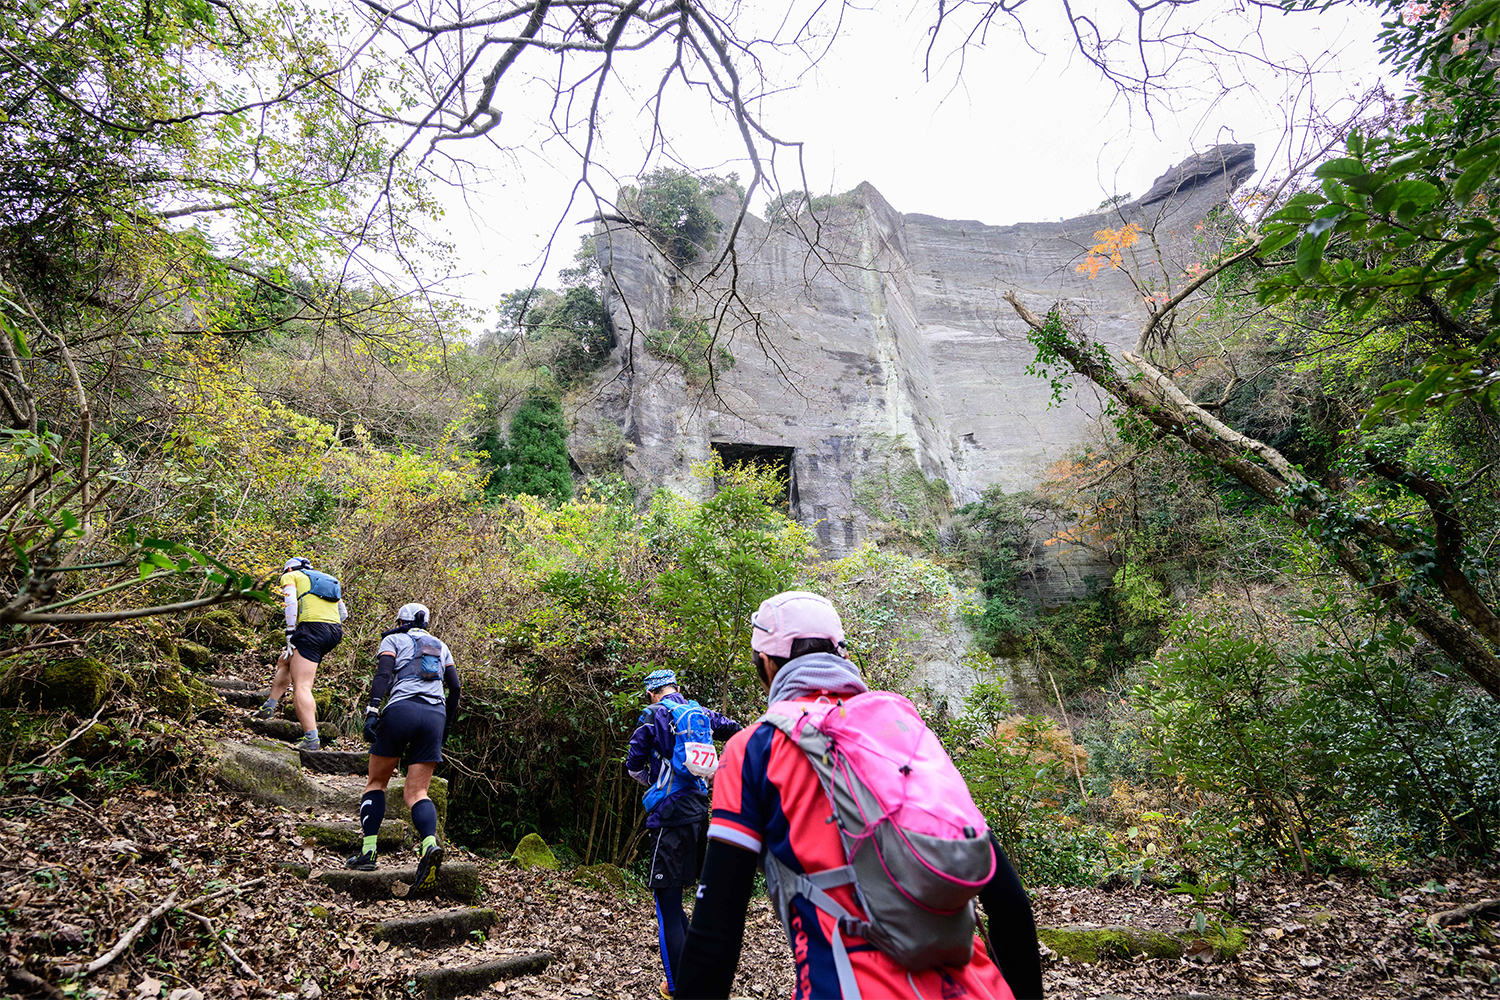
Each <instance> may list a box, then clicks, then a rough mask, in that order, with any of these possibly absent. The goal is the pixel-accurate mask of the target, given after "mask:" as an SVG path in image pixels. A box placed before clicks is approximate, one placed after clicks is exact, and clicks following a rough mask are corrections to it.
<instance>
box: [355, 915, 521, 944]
mask: <svg viewBox="0 0 1500 1000" xmlns="http://www.w3.org/2000/svg"><path fill="white" fill-rule="evenodd" d="M494 923H495V911H494V910H490V909H479V908H476V907H462V908H460V909H456V910H438V911H437V912H435V913H422V914H418V915H416V916H411V917H397V918H395V919H394V920H382V921H380V923H378V924H374V925H372V926H370V928H369V930H370V936H371V937H373V938H374V939H375V940H377V941H389V942H391V943H392V944H410V945H416V946H417V947H419V948H431V947H434V946H435V945H442V944H448V943H450V942H454V941H462V940H463V939H464V938H467V937H468V936H469V935H470V934H473V933H474V932H475V931H485V930H488V929H489V928H490V927H492V926H494Z"/></svg>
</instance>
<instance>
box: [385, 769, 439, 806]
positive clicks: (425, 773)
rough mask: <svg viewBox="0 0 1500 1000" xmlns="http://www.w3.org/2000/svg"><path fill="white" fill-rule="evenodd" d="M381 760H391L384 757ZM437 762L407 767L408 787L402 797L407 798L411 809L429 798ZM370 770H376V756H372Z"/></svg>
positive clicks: (407, 804) (407, 803)
mask: <svg viewBox="0 0 1500 1000" xmlns="http://www.w3.org/2000/svg"><path fill="white" fill-rule="evenodd" d="M380 759H381V760H390V759H391V758H389V757H382V758H380ZM436 767H437V765H436V764H430V763H429V764H411V765H409V766H408V767H407V768H406V787H405V788H404V789H403V790H402V792H401V797H402V798H403V799H405V800H406V808H408V809H410V808H411V807H412V806H414V805H416V804H417V803H418V802H420V801H422V800H423V799H425V798H427V789H428V788H430V787H432V772H433V769H434V768H436ZM370 770H371V771H374V770H375V758H374V757H371V758H370Z"/></svg>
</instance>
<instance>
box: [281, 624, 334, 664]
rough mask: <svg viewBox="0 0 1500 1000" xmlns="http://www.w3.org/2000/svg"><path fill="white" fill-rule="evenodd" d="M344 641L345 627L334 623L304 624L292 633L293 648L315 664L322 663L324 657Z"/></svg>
mask: <svg viewBox="0 0 1500 1000" xmlns="http://www.w3.org/2000/svg"><path fill="white" fill-rule="evenodd" d="M343 641H344V626H342V625H335V624H333V623H332V622H303V623H302V624H300V625H298V626H297V628H296V630H295V631H293V632H292V648H294V649H296V650H297V652H299V653H301V654H302V656H303V658H304V659H308V660H312V661H313V662H314V663H322V662H323V657H325V656H327V655H328V654H329V653H330V652H331V651H332V650H333V647H335V646H337V645H338V644H339V643H341V642H343Z"/></svg>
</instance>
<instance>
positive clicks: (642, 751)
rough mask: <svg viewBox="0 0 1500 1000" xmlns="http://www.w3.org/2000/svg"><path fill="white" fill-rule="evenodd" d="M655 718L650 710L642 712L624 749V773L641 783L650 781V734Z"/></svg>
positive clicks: (644, 783) (645, 783)
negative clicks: (628, 743)
mask: <svg viewBox="0 0 1500 1000" xmlns="http://www.w3.org/2000/svg"><path fill="white" fill-rule="evenodd" d="M654 721H655V719H654V716H653V714H652V713H651V712H650V711H646V712H642V713H641V718H640V721H639V722H638V723H637V725H636V727H635V732H634V733H632V734H631V735H630V746H629V748H628V749H627V750H626V751H625V773H626V774H628V775H630V776H631V777H632V778H634V779H635V780H636V781H639V782H640V783H641V784H643V785H649V784H650V783H651V780H650V777H649V772H650V770H651V736H652V733H651V731H652V729H653V728H655V727H654V725H653V723H654Z"/></svg>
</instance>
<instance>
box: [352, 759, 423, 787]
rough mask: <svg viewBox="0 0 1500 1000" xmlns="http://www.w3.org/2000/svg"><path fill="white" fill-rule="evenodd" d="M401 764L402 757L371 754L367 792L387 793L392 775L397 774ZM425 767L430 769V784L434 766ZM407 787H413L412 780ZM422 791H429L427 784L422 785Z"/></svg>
mask: <svg viewBox="0 0 1500 1000" xmlns="http://www.w3.org/2000/svg"><path fill="white" fill-rule="evenodd" d="M399 763H401V758H400V757H377V756H376V755H375V754H370V777H369V779H368V780H367V781H366V782H365V791H367V792H383V791H385V786H386V785H388V784H390V781H391V775H393V774H395V773H396V765H397V764H399ZM416 766H417V767H422V766H424V765H421V764H418V765H416ZM425 766H426V767H427V769H428V770H427V780H428V781H429V782H430V781H431V780H432V765H431V764H428V765H425ZM407 787H408V788H409V787H411V779H410V778H408V779H407ZM422 791H423V792H424V793H425V792H426V791H427V785H426V783H424V784H423V785H422Z"/></svg>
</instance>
